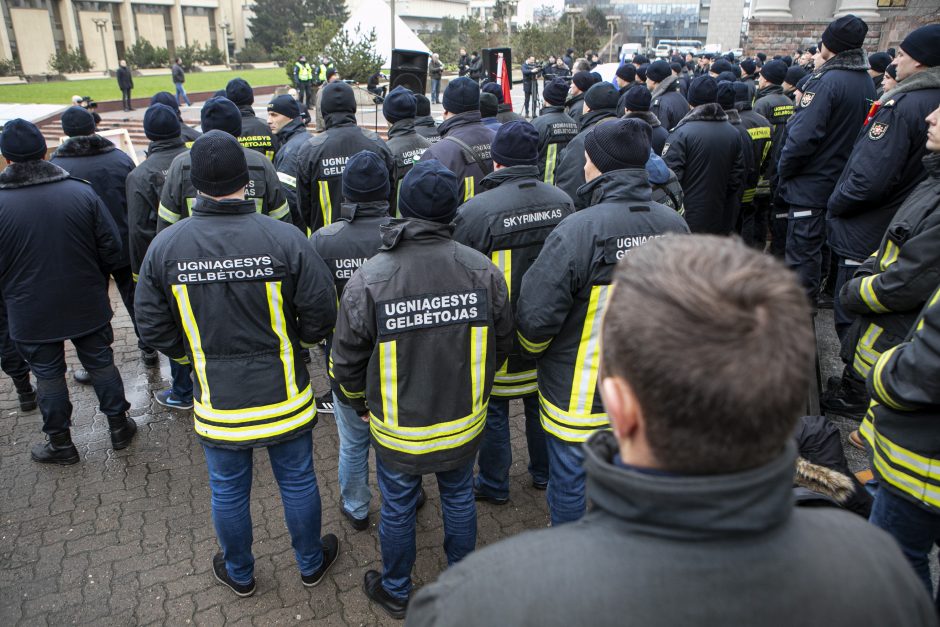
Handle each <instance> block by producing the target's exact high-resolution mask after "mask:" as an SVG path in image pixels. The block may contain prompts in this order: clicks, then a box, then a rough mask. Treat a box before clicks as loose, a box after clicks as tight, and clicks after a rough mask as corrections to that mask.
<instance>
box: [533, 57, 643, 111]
mask: <svg viewBox="0 0 940 627" xmlns="http://www.w3.org/2000/svg"><path fill="white" fill-rule="evenodd" d="M629 67H633V66H632V65H631V66H629ZM542 97H543V98H545V102H547V103H548V104H550V105H555V106H556V107H557V106H561V105H563V104H565V100H567V99H568V82H567V81H566V80H565V79H563V78H553V79H552V81H551V82H550V83H549V84H548V85H546V86H545V89H543V90H542Z"/></svg>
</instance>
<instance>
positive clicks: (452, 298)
mask: <svg viewBox="0 0 940 627" xmlns="http://www.w3.org/2000/svg"><path fill="white" fill-rule="evenodd" d="M376 309H377V312H376V318H377V320H378V323H379V335H390V334H393V333H401V332H403V331H413V330H415V329H429V328H432V327H443V326H447V325H451V324H466V323H468V322H485V321H486V320H487V319H488V318H487V316H488V313H489V308H488V307H487V299H486V290H472V291H467V292H452V293H449V294H425V295H422V296H411V297H408V298H396V299H395V300H385V301H379V302H378V303H376Z"/></svg>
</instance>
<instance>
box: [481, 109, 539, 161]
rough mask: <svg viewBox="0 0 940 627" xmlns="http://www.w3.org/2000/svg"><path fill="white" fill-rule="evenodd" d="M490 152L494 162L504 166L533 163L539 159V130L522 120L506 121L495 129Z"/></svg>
mask: <svg viewBox="0 0 940 627" xmlns="http://www.w3.org/2000/svg"><path fill="white" fill-rule="evenodd" d="M490 154H491V155H492V156H493V161H494V162H495V163H498V164H500V165H504V166H506V167H509V166H514V165H535V164H537V163H538V160H539V132H538V131H537V130H535V127H534V126H532V125H531V124H529V123H528V122H525V121H522V120H512V121H510V122H507V123H505V124H503V125H501V126H500V127H499V130H498V131H496V137H494V138H493V143H492V145H491V146H490Z"/></svg>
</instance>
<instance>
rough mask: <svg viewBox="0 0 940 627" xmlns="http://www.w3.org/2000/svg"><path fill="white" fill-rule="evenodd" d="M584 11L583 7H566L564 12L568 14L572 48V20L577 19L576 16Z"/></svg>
mask: <svg viewBox="0 0 940 627" xmlns="http://www.w3.org/2000/svg"><path fill="white" fill-rule="evenodd" d="M582 13H584V7H568V8H566V9H565V14H566V15H567V16H568V20H569V21H570V22H571V47H572V48H574V22H575V20H577V19H578V16H579V15H581V14H582Z"/></svg>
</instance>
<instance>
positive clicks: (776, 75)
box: [760, 60, 787, 85]
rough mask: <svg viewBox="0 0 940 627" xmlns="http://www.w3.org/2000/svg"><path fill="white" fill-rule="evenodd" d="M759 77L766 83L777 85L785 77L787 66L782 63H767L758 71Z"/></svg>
mask: <svg viewBox="0 0 940 627" xmlns="http://www.w3.org/2000/svg"><path fill="white" fill-rule="evenodd" d="M760 75H761V76H763V77H764V78H765V79H767V81H768V82H770V83H773V84H774V85H779V84H781V83H782V82H783V81H784V79H786V77H787V64H786V63H784V62H783V61H776V60H775V61H768V62H767V63H765V64H764V67H762V68H761V69H760Z"/></svg>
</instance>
